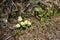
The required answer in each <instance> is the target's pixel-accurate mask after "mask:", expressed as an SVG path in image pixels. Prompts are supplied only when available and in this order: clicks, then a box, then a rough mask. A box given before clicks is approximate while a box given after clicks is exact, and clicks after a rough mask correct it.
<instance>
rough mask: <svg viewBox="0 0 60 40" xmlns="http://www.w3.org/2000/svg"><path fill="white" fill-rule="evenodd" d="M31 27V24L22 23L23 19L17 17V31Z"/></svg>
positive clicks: (26, 21) (27, 22)
mask: <svg viewBox="0 0 60 40" xmlns="http://www.w3.org/2000/svg"><path fill="white" fill-rule="evenodd" d="M30 26H31V22H30V21H28V20H25V21H24V22H23V19H22V17H21V16H19V17H18V23H17V24H16V28H18V29H19V30H20V29H21V28H22V29H23V28H25V29H26V28H29V27H30Z"/></svg>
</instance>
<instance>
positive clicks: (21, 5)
mask: <svg viewBox="0 0 60 40" xmlns="http://www.w3.org/2000/svg"><path fill="white" fill-rule="evenodd" d="M20 1H21V3H20V7H21V9H20V11H21V13H22V12H23V11H22V9H23V0H20Z"/></svg>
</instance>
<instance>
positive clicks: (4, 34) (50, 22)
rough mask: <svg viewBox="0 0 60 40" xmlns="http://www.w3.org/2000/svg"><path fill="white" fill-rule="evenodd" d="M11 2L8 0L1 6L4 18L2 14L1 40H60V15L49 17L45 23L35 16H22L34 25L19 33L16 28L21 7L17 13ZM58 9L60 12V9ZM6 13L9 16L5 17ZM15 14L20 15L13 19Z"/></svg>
mask: <svg viewBox="0 0 60 40" xmlns="http://www.w3.org/2000/svg"><path fill="white" fill-rule="evenodd" d="M9 1H10V0H9ZM9 1H8V0H7V1H6V2H5V3H3V5H0V13H1V14H2V16H1V14H0V40H60V14H59V15H56V16H50V18H48V17H47V19H46V20H45V22H44V21H42V22H40V21H39V20H38V18H36V17H34V16H31V15H28V14H26V16H25V15H23V14H22V18H23V19H24V20H29V21H30V22H31V23H32V25H31V27H30V28H28V29H25V30H21V31H20V32H19V33H18V31H17V30H16V29H14V26H15V25H16V23H17V16H19V12H18V11H19V7H18V8H17V9H18V11H16V10H15V9H16V8H14V5H13V6H12V5H11V3H10V4H9ZM13 1H14V0H13ZM14 2H15V1H14ZM54 2H55V1H54ZM10 6H11V9H10ZM56 8H57V7H56ZM29 9H30V8H29ZM57 9H58V10H60V9H59V7H58V8H57ZM11 10H12V11H11ZM6 12H7V13H9V14H7V15H5V14H6ZM14 12H16V13H18V14H16V15H17V16H15V17H13V13H14ZM7 17H8V18H7ZM7 21H8V22H7Z"/></svg>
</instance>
